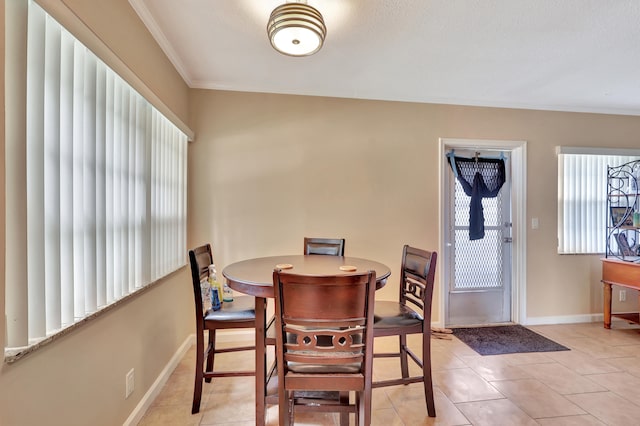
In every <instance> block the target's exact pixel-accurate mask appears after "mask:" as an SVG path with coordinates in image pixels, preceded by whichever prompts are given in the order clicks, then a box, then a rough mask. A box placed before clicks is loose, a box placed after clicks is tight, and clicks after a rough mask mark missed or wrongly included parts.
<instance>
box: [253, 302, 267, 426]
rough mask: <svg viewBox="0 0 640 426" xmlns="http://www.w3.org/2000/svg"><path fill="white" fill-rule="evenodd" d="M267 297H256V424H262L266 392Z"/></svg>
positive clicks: (261, 425)
mask: <svg viewBox="0 0 640 426" xmlns="http://www.w3.org/2000/svg"><path fill="white" fill-rule="evenodd" d="M266 306H267V299H265V298H263V297H256V308H255V309H256V425H257V426H264V424H265V415H266V405H265V397H266V394H267V388H266V386H267V385H266V380H267V360H266V347H265V346H266V345H265V324H266V321H267V309H266Z"/></svg>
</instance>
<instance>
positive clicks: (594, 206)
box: [558, 147, 640, 254]
mask: <svg viewBox="0 0 640 426" xmlns="http://www.w3.org/2000/svg"><path fill="white" fill-rule="evenodd" d="M638 158H640V151H637V150H616V149H604V148H603V149H599V148H576V147H559V149H558V253H561V254H588V253H604V252H605V248H606V247H605V244H606V219H607V211H606V206H607V166H619V165H621V164H624V163H626V162H628V161H632V160H634V159H638Z"/></svg>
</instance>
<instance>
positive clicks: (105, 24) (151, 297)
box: [0, 0, 194, 426]
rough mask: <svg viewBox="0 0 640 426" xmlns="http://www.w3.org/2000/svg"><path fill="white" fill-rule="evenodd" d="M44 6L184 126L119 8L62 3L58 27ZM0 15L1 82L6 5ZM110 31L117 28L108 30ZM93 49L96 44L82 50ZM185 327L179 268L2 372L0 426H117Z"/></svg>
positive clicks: (144, 40) (139, 33)
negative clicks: (103, 48) (131, 383)
mask: <svg viewBox="0 0 640 426" xmlns="http://www.w3.org/2000/svg"><path fill="white" fill-rule="evenodd" d="M11 1H12V2H17V1H22V0H11ZM43 3H48V4H49V5H50V6H51V7H53V8H55V9H56V10H57V13H58V19H60V18H62V19H61V20H65V19H68V20H69V21H73V22H75V24H73V25H76V26H77V25H78V21H77V20H78V19H80V21H81V22H85V23H87V24H89V25H90V26H91V29H90V31H87V29H86V28H85V29H84V30H83V31H80V33H81V34H85V35H86V33H87V32H89V33H92V32H93V33H95V34H97V35H98V36H99V38H100V39H102V40H103V41H105V42H107V43H109V49H107V50H110V51H111V52H112V53H113V54H115V55H117V56H118V57H120V58H123V59H124V60H126V61H127V62H129V64H130V66H131V67H132V68H133V70H132V71H133V72H134V73H135V74H136V75H137V76H139V77H140V78H141V79H144V81H145V82H146V83H147V84H148V85H149V90H150V91H152V92H154V93H156V94H157V96H158V97H159V98H161V99H162V101H163V103H164V104H166V105H168V106H170V108H171V109H172V111H173V112H174V113H175V115H176V116H178V117H180V119H182V120H184V121H185V122H188V120H189V116H188V102H187V99H188V90H187V87H186V85H185V84H184V82H183V81H182V80H181V79H180V77H179V75H178V74H177V73H176V72H175V70H174V69H173V67H171V65H170V63H169V62H168V61H167V60H166V58H164V57H163V54H162V52H161V50H160V49H159V47H158V46H157V45H156V44H155V43H154V42H153V39H152V38H151V36H150V35H149V34H148V33H147V32H146V30H145V29H144V28H143V26H142V23H141V22H140V21H139V20H137V18H136V16H135V13H134V12H133V11H132V10H131V8H130V6H129V4H128V2H127V0H114V1H109V2H103V1H68V2H67V3H68V4H69V5H70V7H72V8H73V9H75V10H73V12H74V14H77V16H75V17H73V16H72V17H71V18H69V17H68V16H66V17H65V15H64V13H69V12H70V10H69V9H66V6H64V4H63V3H62V2H60V1H53V0H52V1H49V0H47V1H46V2H43ZM1 5H2V7H1V9H2V12H1V13H2V19H1V20H0V22H1V23H2V24H1V26H2V31H0V34H1V40H2V43H1V45H2V50H3V54H2V55H1V57H2V69H3V73H4V68H5V67H4V65H5V63H4V61H5V55H4V46H5V43H4V34H5V31H4V30H5V19H4V12H5V7H4V6H5V2H4V1H2V2H1ZM65 10H66V12H65ZM72 15H73V14H72ZM114 22H116V23H120V24H118V25H113V23H114ZM83 41H85V40H83ZM92 43H95V40H89V41H88V42H87V43H86V44H92ZM12 59H13V58H8V59H7V61H11V60H12ZM2 82H3V83H4V78H2ZM0 87H2V90H0V94H2V97H1V99H3V100H5V92H4V85H1V86H0ZM6 103H7V105H8V106H9V108H11V105H15V103H14V102H12V101H11V99H6ZM4 104H5V102H3V110H4ZM0 128H1V129H2V130H3V131H2V132H0V135H2V136H0V141H2V142H1V144H0V146H1V147H2V148H1V149H0V152H1V153H0V158H2V161H1V162H0V164H1V166H0V168H1V169H2V173H1V176H2V177H1V178H0V181H1V182H2V183H3V184H2V185H0V188H2V189H1V190H0V211H1V212H2V213H1V214H0V224H1V225H2V226H1V229H2V230H1V231H0V235H2V239H1V243H0V253H1V254H2V260H1V261H0V276H1V277H4V276H5V273H4V258H5V250H4V248H5V244H7V242H6V240H5V233H4V230H5V227H4V211H5V201H4V200H5V193H6V191H5V186H4V176H5V161H4V146H5V137H4V135H5V132H4V114H2V119H1V120H0ZM8 184H9V185H11V182H10V181H9V182H8ZM7 226H8V227H10V226H11V223H8V224H7ZM9 245H10V243H9ZM185 263H186V253H185ZM4 295H5V280H4V279H2V280H1V281H0V312H4V310H5V300H4ZM193 325H194V321H193V293H192V290H191V279H190V274H189V272H188V270H187V268H182V269H181V270H180V271H178V272H176V273H175V274H173V275H171V276H169V277H167V278H166V279H163V280H161V281H160V282H159V283H158V284H157V285H155V286H154V287H153V288H150V289H148V290H147V291H145V292H144V293H143V294H141V295H139V296H137V297H134V298H132V299H131V300H129V301H127V302H125V303H123V304H122V305H120V306H118V307H117V308H115V309H113V310H111V311H109V312H108V313H106V314H104V315H102V316H100V317H99V318H97V319H94V320H92V321H90V322H88V323H87V324H85V325H83V326H81V327H80V328H78V329H77V330H75V331H73V332H72V333H70V334H68V335H66V336H63V337H62V338H60V339H58V340H56V341H54V342H53V343H51V344H49V345H47V346H45V347H43V348H40V349H38V350H37V351H35V352H34V353H32V354H30V355H27V356H26V357H25V358H23V359H20V360H18V361H17V362H15V363H13V364H4V363H1V364H0V425H2V426H23V425H36V424H42V425H45V424H46V425H64V426H70V425H83V426H84V425H104V426H112V425H119V424H122V423H123V422H124V421H125V420H126V419H127V418H128V417H129V415H130V414H131V413H132V411H133V410H134V408H135V407H136V406H137V405H138V403H140V401H141V399H142V398H143V396H144V395H145V393H146V392H147V391H148V390H149V388H150V387H151V385H152V384H153V383H154V381H155V380H156V379H157V378H158V376H159V375H160V373H161V372H162V369H163V368H165V367H166V366H167V364H168V363H169V361H170V360H171V357H172V356H174V354H176V352H177V351H178V349H179V348H180V346H181V345H182V344H183V343H185V341H187V339H188V337H189V336H190V335H191V334H192V333H193V328H194V327H193ZM0 341H1V342H4V341H5V317H4V315H0ZM3 346H4V345H3ZM131 368H134V369H135V391H134V393H133V394H132V396H131V397H129V398H128V399H126V400H125V398H124V392H125V375H126V373H127V372H128V371H129V370H130V369H131Z"/></svg>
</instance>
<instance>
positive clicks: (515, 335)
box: [453, 325, 570, 355]
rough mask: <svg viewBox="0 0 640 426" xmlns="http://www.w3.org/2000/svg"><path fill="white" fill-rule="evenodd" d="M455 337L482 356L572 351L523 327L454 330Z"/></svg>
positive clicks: (507, 326)
mask: <svg viewBox="0 0 640 426" xmlns="http://www.w3.org/2000/svg"><path fill="white" fill-rule="evenodd" d="M453 335H454V336H456V337H457V338H458V339H460V340H462V341H463V342H464V343H466V344H467V345H468V346H469V347H470V348H471V349H473V350H474V351H476V352H478V353H479V354H480V355H500V354H514V353H520V352H554V351H568V350H570V349H569V348H567V347H565V346H562V345H561V344H559V343H556V342H554V341H553V340H549V339H547V338H546V337H544V336H541V335H539V334H538V333H536V332H534V331H531V330H529V329H528V328H525V327H523V326H521V325H500V326H492V327H472V328H454V329H453Z"/></svg>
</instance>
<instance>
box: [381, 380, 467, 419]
mask: <svg viewBox="0 0 640 426" xmlns="http://www.w3.org/2000/svg"><path fill="white" fill-rule="evenodd" d="M421 388H422V384H421V383H413V384H411V385H408V386H393V387H388V388H386V391H387V395H389V399H390V400H391V402H392V403H393V406H394V408H395V410H396V412H397V413H398V416H399V417H400V419H401V420H402V421H403V422H404V424H405V425H443V426H444V425H447V426H454V425H468V424H469V421H468V420H467V418H466V417H465V416H464V415H463V414H462V413H461V412H460V410H458V408H457V407H456V406H455V405H454V404H453V403H452V402H451V401H450V400H449V399H448V398H447V397H446V396H445V395H444V394H443V393H442V392H441V391H440V389H439V388H437V387H436V388H434V392H433V396H434V401H435V405H436V417H435V418H434V417H429V416H428V414H427V406H426V403H425V400H424V392H421V390H422V389H421Z"/></svg>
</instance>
